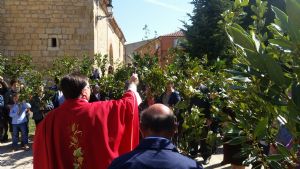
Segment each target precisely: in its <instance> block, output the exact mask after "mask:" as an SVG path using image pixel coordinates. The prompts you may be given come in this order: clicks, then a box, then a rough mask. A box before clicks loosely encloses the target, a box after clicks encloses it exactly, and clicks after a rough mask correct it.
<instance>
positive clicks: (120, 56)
mask: <svg viewBox="0 0 300 169" xmlns="http://www.w3.org/2000/svg"><path fill="white" fill-rule="evenodd" d="M94 9H95V10H94V15H95V18H96V17H97V16H106V15H107V14H106V13H105V11H103V4H102V6H101V4H100V5H97V4H96V5H95V7H94ZM94 24H95V26H94V27H95V29H94V35H95V53H100V54H102V55H108V56H111V57H110V58H111V59H110V60H109V64H113V65H114V67H115V68H116V66H117V65H118V64H119V63H124V61H125V60H124V43H125V38H124V35H123V33H122V32H121V30H120V28H119V27H118V25H117V24H116V21H115V20H114V18H103V19H101V20H97V19H95V22H94ZM107 66H108V65H107Z"/></svg>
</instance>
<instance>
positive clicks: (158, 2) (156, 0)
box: [145, 0, 187, 12]
mask: <svg viewBox="0 0 300 169" xmlns="http://www.w3.org/2000/svg"><path fill="white" fill-rule="evenodd" d="M145 1H146V2H149V3H151V4H154V5H158V6H161V7H164V8H168V9H171V10H173V11H177V12H187V11H186V10H184V9H181V8H179V7H178V6H175V5H173V4H168V3H165V2H162V0H145Z"/></svg>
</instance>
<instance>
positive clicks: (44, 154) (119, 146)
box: [33, 91, 139, 169]
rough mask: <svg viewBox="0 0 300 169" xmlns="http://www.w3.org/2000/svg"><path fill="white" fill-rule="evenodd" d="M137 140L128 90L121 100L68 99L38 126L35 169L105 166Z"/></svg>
mask: <svg viewBox="0 0 300 169" xmlns="http://www.w3.org/2000/svg"><path fill="white" fill-rule="evenodd" d="M138 143H139V116H138V103H137V99H136V96H135V94H134V93H133V92H132V91H127V92H126V93H125V94H124V96H123V97H122V99H120V100H110V101H99V102H93V103H88V102H86V100H82V99H68V100H66V101H65V102H64V104H62V105H61V106H60V107H59V108H57V109H55V110H53V111H51V112H49V114H48V115H47V116H46V118H45V119H44V120H43V121H42V122H41V123H40V124H39V125H38V127H37V129H36V133H35V137H34V145H33V160H34V161H33V166H34V169H73V168H82V169H106V168H107V167H108V165H109V164H110V163H111V161H112V160H113V159H114V158H116V157H118V156H119V155H122V154H124V153H126V152H129V151H131V150H132V149H133V148H135V147H136V146H137V145H138Z"/></svg>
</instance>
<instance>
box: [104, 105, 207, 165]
mask: <svg viewBox="0 0 300 169" xmlns="http://www.w3.org/2000/svg"><path fill="white" fill-rule="evenodd" d="M140 123H141V131H142V134H143V137H144V139H143V140H142V141H141V143H140V144H139V145H138V146H137V147H136V148H135V149H134V150H133V151H132V152H129V153H127V154H124V155H122V156H120V157H118V158H116V159H115V160H114V161H113V162H112V163H111V165H110V167H109V169H141V168H147V169H202V166H201V165H199V164H198V163H197V162H196V161H194V160H193V159H190V158H188V157H186V156H183V155H181V154H180V153H179V152H178V150H177V149H176V147H175V146H174V145H173V144H172V142H171V141H170V139H171V138H172V137H173V135H174V133H175V130H176V117H175V116H174V114H173V112H172V110H171V109H170V108H168V107H167V106H165V105H163V104H154V105H152V106H150V107H149V108H148V109H146V110H145V111H143V112H142V113H141V120H140Z"/></svg>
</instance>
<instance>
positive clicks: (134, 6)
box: [112, 0, 193, 44]
mask: <svg viewBox="0 0 300 169" xmlns="http://www.w3.org/2000/svg"><path fill="white" fill-rule="evenodd" d="M190 2H191V0H113V1H112V5H113V15H114V18H115V20H116V21H117V23H118V25H119V27H120V28H121V30H122V31H123V33H124V35H125V38H126V44H129V43H133V42H138V41H141V40H143V38H144V36H145V31H144V30H143V27H144V26H145V25H146V24H147V25H148V29H149V30H150V34H149V38H153V37H154V36H155V33H154V31H157V35H158V36H160V35H165V34H169V33H173V32H176V31H178V30H179V29H180V28H183V23H182V22H181V20H182V21H186V22H189V17H188V16H187V13H192V10H193V5H192V4H190Z"/></svg>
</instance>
